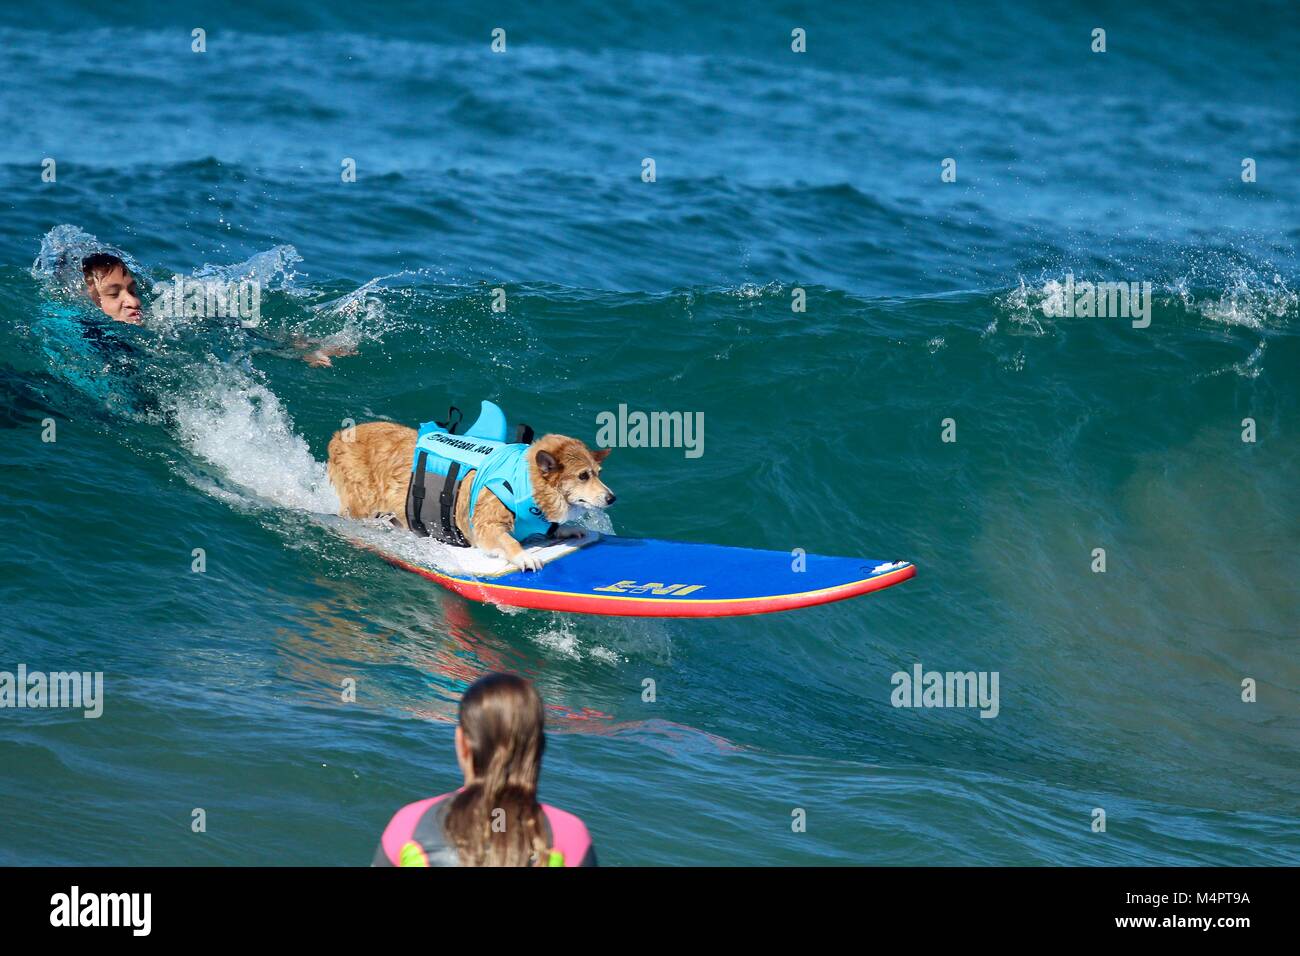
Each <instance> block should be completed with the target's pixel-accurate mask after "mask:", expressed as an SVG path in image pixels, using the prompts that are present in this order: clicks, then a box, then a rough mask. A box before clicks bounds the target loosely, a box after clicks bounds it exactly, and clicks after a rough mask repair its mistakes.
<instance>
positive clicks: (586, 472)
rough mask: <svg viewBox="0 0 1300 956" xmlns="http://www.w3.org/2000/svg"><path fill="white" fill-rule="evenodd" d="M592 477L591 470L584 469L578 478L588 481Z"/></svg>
mask: <svg viewBox="0 0 1300 956" xmlns="http://www.w3.org/2000/svg"><path fill="white" fill-rule="evenodd" d="M590 477H591V472H589V471H584V472H583V473H582V474H580V475H579V476H578V480H579V481H586V480H587V479H588V478H590Z"/></svg>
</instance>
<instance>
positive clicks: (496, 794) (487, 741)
mask: <svg viewBox="0 0 1300 956" xmlns="http://www.w3.org/2000/svg"><path fill="white" fill-rule="evenodd" d="M544 723H545V711H544V709H543V707H542V699H541V697H540V696H538V693H537V690H536V689H535V688H534V687H533V685H532V684H531V683H530V682H528V681H526V680H524V679H523V678H522V677H516V676H515V675H513V674H488V675H487V676H486V677H481V678H479V679H478V680H476V681H475V682H474V683H473V684H471V685H470V687H469V689H468V690H467V691H465V696H464V697H462V698H461V701H460V725H459V726H458V727H457V728H456V758H457V760H458V761H459V762H460V769H461V772H462V773H464V775H465V788H464V789H463V790H462V791H461V792H460V793H459V794H457V796H456V797H455V798H454V799H453V801H452V804H451V807H450V809H449V810H448V813H447V822H446V833H447V836H448V837H449V839H450V840H451V843H452V845H453V846H455V847H456V848H457V850H458V851H459V853H460V859H461V863H462V864H464V865H466V866H525V865H528V863H529V862H536V861H537V860H539V859H540V860H543V861H544V860H545V853H546V849H547V847H546V837H545V827H544V825H543V821H542V810H541V805H540V804H538V802H537V778H538V777H539V776H540V775H541V770H542V752H543V751H544V750H545V749H546V734H545V731H544V729H543V725H544Z"/></svg>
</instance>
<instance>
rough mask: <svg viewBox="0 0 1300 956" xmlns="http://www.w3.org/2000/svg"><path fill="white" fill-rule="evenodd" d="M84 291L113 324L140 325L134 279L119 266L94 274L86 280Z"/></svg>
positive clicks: (138, 296)
mask: <svg viewBox="0 0 1300 956" xmlns="http://www.w3.org/2000/svg"><path fill="white" fill-rule="evenodd" d="M86 289H87V291H89V292H90V298H91V299H93V300H94V302H95V305H97V306H99V308H100V311H101V312H103V313H104V314H105V315H106V316H108V317H109V318H110V319H112V320H113V321H114V322H126V323H128V324H129V325H140V324H141V323H142V319H141V313H140V291H139V289H137V288H136V285H135V277H134V276H133V275H131V273H129V272H127V271H126V270H125V269H123V268H122V267H121V266H114V267H113V268H112V269H105V270H103V271H100V272H96V273H95V274H94V275H92V276H91V277H90V278H88V279H87V280H86Z"/></svg>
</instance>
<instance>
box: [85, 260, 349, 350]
mask: <svg viewBox="0 0 1300 956" xmlns="http://www.w3.org/2000/svg"><path fill="white" fill-rule="evenodd" d="M81 273H82V275H83V276H84V277H85V280H86V292H87V293H88V294H89V295H90V300H91V301H92V302H94V303H95V305H96V307H97V308H98V309H99V311H101V312H103V313H104V314H105V315H106V316H108V317H109V318H110V319H112V320H113V321H114V322H124V323H126V324H127V325H143V324H144V314H143V312H142V311H141V308H140V306H141V296H140V289H139V287H138V286H137V285H136V282H135V276H133V275H132V274H131V270H130V269H128V268H127V266H126V263H125V262H123V261H122V260H121V259H120V258H118V257H117V256H115V255H113V254H112V253H109V252H96V253H95V254H94V255H90V256H86V258H84V259H83V260H82V261H81ZM293 347H294V348H295V349H296V350H297V351H298V352H299V356H298V357H299V358H301V359H302V360H303V361H304V362H306V363H307V364H308V365H310V366H312V367H313V368H320V367H322V366H327V365H332V364H333V363H332V362H331V361H330V359H331V358H336V357H338V356H340V355H354V354H355V350H354V349H351V348H348V347H347V346H341V345H325V344H323V343H321V342H319V341H317V340H314V339H308V338H304V337H303V336H295V337H294V339H293Z"/></svg>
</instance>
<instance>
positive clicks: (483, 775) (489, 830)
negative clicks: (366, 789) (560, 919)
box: [372, 674, 596, 866]
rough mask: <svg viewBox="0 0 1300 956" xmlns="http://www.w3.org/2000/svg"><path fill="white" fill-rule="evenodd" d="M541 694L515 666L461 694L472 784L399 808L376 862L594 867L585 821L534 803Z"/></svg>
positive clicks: (463, 766)
mask: <svg viewBox="0 0 1300 956" xmlns="http://www.w3.org/2000/svg"><path fill="white" fill-rule="evenodd" d="M543 721H544V716H543V710H542V699H541V697H539V696H538V694H537V690H536V689H535V688H534V687H533V685H532V684H531V683H530V682H528V681H526V680H524V679H523V678H522V677H516V676H515V675H513V674H488V675H487V676H486V677H481V678H479V679H478V680H476V681H475V682H474V683H473V684H471V685H470V687H469V690H467V691H465V696H464V697H463V698H461V702H460V725H459V726H458V727H457V728H456V760H457V761H458V762H459V764H460V770H461V773H462V774H463V775H464V777H465V785H464V786H463V787H461V788H460V789H459V790H457V791H456V792H454V793H444V794H443V795H442V796H440V797H430V798H429V799H427V800H420V801H418V802H416V803H412V804H408V805H407V806H405V807H403V808H402V809H400V810H398V811H397V813H396V814H395V815H394V816H393V819H392V820H391V821H390V822H389V824H388V828H387V829H386V830H384V835H383V838H382V839H381V840H380V842H379V849H378V850H376V851H375V858H374V862H373V863H372V865H373V866H595V865H596V850H595V848H594V847H593V846H592V842H591V837H590V836H589V835H588V833H587V827H586V824H584V823H583V822H582V821H581V820H580V819H578V818H577V817H575V816H574V815H573V814H571V813H566V812H564V811H563V810H557V809H556V808H555V807H552V806H548V805H547V804H545V803H538V802H537V777H538V775H539V774H540V773H541V769H542V751H543V750H544V749H545V747H546V735H545V733H544V732H543V730H542V724H543Z"/></svg>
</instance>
